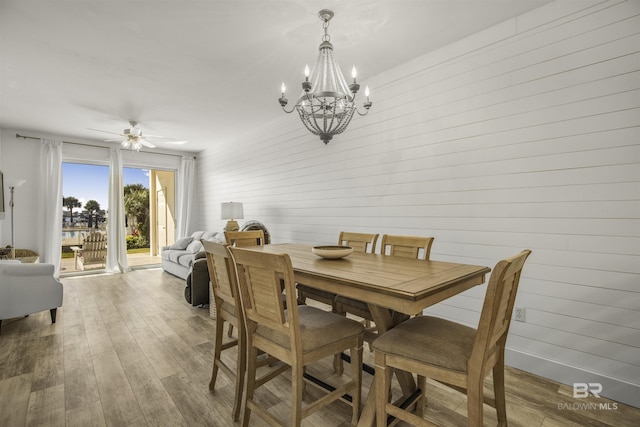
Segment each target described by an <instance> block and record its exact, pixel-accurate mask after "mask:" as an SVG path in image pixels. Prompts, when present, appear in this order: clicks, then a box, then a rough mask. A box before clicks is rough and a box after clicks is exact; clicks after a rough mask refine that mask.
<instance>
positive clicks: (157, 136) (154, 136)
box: [144, 133, 168, 138]
mask: <svg viewBox="0 0 640 427" xmlns="http://www.w3.org/2000/svg"><path fill="white" fill-rule="evenodd" d="M144 137H145V138H168V137H167V136H160V135H147V134H146V133H145V134H144Z"/></svg>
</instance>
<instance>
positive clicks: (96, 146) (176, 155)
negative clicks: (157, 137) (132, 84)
mask: <svg viewBox="0 0 640 427" xmlns="http://www.w3.org/2000/svg"><path fill="white" fill-rule="evenodd" d="M16 138H24V139H35V140H38V141H39V140H41V139H43V138H38V137H35V136H26V135H20V134H19V133H16ZM62 142H63V143H64V144H74V145H84V146H85V147H93V148H104V149H105V150H108V149H109V147H101V146H99V145H93V144H85V143H82V142H71V141H62ZM145 152H146V153H152V154H160V155H163V156H172V157H183V156H182V155H181V154H169V153H159V152H157V151H156V152H152V151H145ZM185 157H186V156H185ZM193 158H194V159H197V157H196V156H193Z"/></svg>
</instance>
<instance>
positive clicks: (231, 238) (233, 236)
mask: <svg viewBox="0 0 640 427" xmlns="http://www.w3.org/2000/svg"><path fill="white" fill-rule="evenodd" d="M224 238H225V239H226V241H227V244H228V245H230V246H235V247H238V248H242V247H246V246H264V244H265V242H264V240H265V239H264V231H262V230H249V231H225V232H224Z"/></svg>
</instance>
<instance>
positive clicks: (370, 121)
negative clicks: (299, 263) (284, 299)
mask: <svg viewBox="0 0 640 427" xmlns="http://www.w3.org/2000/svg"><path fill="white" fill-rule="evenodd" d="M411 42H419V40H417V41H411ZM399 48H401V47H399ZM340 59H341V58H340V57H338V60H340ZM343 65H344V64H343ZM274 78H275V77H274ZM363 83H366V84H369V85H370V86H371V88H372V101H373V102H374V105H373V108H372V110H371V113H370V114H369V115H368V116H367V117H355V118H354V119H353V121H352V123H351V125H350V127H349V128H348V129H347V131H346V132H345V133H344V134H342V135H339V136H336V137H335V138H334V140H333V141H332V142H331V143H330V144H329V145H327V146H325V145H323V144H322V143H321V142H320V141H319V140H318V139H317V137H314V136H312V135H309V134H307V132H306V131H305V130H304V128H303V127H302V125H301V124H300V123H299V120H298V119H297V117H294V115H284V114H282V116H281V117H279V118H278V119H276V120H275V121H274V122H272V123H269V124H266V125H263V126H260V127H255V132H253V133H252V134H250V136H249V137H248V138H244V139H243V140H242V141H228V142H224V141H223V142H222V143H220V144H219V145H218V146H217V148H212V149H210V150H207V151H205V152H203V153H202V154H201V156H200V157H199V158H200V165H199V170H200V174H199V186H200V190H199V191H200V192H201V194H202V197H201V204H200V212H201V213H202V217H201V221H200V222H201V226H202V228H205V229H213V230H217V229H220V228H221V227H222V225H223V223H224V222H223V221H221V220H220V219H219V217H220V216H219V205H220V202H223V201H229V200H233V201H241V202H244V209H245V219H257V220H260V221H262V222H263V223H264V224H266V225H267V227H268V228H269V230H270V232H271V235H272V239H273V241H274V242H278V241H295V242H305V243H313V244H326V243H334V242H335V241H336V239H337V236H338V232H339V231H340V230H343V229H344V230H352V231H363V232H364V231H366V232H371V231H375V232H379V233H392V234H410V235H411V234H415V235H429V236H435V242H434V245H433V249H432V258H433V259H439V260H452V261H462V262H468V263H476V264H482V265H490V266H493V265H494V264H495V263H496V262H497V261H498V260H499V259H501V258H503V257H506V256H509V255H512V254H515V253H517V252H519V251H520V250H521V249H523V248H529V249H532V250H533V255H532V256H531V257H530V258H529V261H528V263H527V265H526V266H525V269H524V273H523V278H522V282H521V289H520V292H519V295H518V299H517V305H518V306H522V307H525V308H526V322H524V323H520V322H513V323H512V328H511V332H510V337H509V341H508V347H509V352H508V362H509V363H510V364H512V365H514V366H517V367H519V368H522V369H525V370H528V371H530V372H534V373H537V374H541V375H545V376H548V377H551V378H553V379H555V380H558V381H561V382H564V383H567V384H572V383H573V382H594V381H598V382H602V383H603V386H604V390H603V394H604V395H607V396H609V397H612V398H614V399H616V400H619V401H623V402H627V403H630V404H632V405H634V406H637V407H638V406H640V356H639V355H640V349H639V347H640V288H639V285H640V167H639V166H640V143H639V141H640V127H639V125H640V109H639V107H640V2H638V1H615V0H614V1H584V2H573V1H559V2H555V3H552V4H549V5H547V6H544V7H542V8H540V9H537V10H534V11H532V12H530V13H527V14H525V15H522V16H520V17H518V18H517V19H513V20H509V21H507V22H504V23H502V24H500V25H497V26H495V27H492V28H489V29H487V30H486V31H483V32H481V33H478V34H476V35H474V36H472V37H469V38H467V39H464V40H461V41H459V42H457V43H454V44H452V45H449V46H447V47H446V48H443V49H441V50H438V51H435V52H433V53H431V54H428V55H425V56H422V57H419V58H416V59H415V60H413V61H411V62H409V63H406V64H403V65H402V66H400V67H397V68H395V69H392V70H389V71H388V72H385V73H384V74H382V75H379V76H376V77H374V78H372V79H369V80H367V81H364V80H363ZM273 96H274V104H275V100H276V98H277V96H278V94H277V93H274V95H273ZM276 108H277V107H276ZM249 126H250V125H248V127H249ZM218 147H219V148H218ZM483 296H484V287H478V288H477V289H473V290H471V291H469V292H467V293H466V294H464V295H461V296H458V297H456V298H454V299H452V300H450V301H448V302H447V303H443V304H439V305H438V306H436V307H433V308H432V309H430V312H432V313H434V314H437V315H440V316H445V317H447V318H450V319H454V320H457V321H460V322H464V323H468V324H471V325H473V324H475V323H476V322H477V320H478V317H479V311H480V309H481V304H482V298H483Z"/></svg>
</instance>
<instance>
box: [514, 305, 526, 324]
mask: <svg viewBox="0 0 640 427" xmlns="http://www.w3.org/2000/svg"><path fill="white" fill-rule="evenodd" d="M513 313H514V314H513V319H514V320H517V321H518V322H524V307H516V308H515V309H514V310H513Z"/></svg>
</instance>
